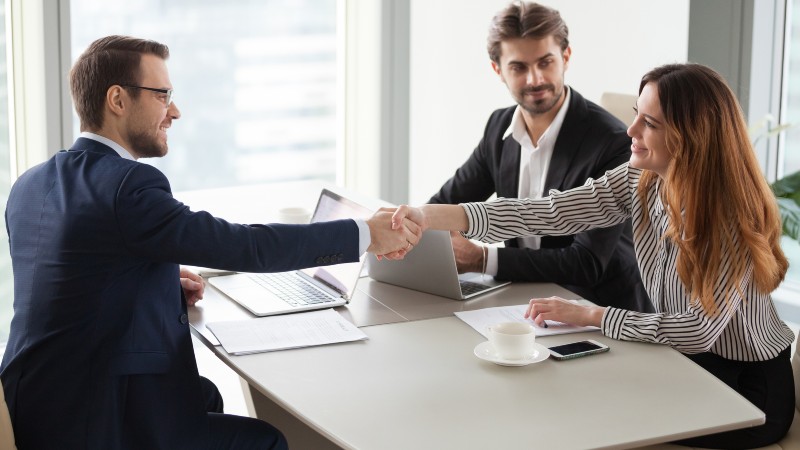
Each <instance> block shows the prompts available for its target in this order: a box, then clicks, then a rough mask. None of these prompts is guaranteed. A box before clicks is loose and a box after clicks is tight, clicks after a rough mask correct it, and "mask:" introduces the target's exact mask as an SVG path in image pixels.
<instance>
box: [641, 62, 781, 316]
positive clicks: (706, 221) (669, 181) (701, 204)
mask: <svg viewBox="0 0 800 450" xmlns="http://www.w3.org/2000/svg"><path fill="white" fill-rule="evenodd" d="M648 83H653V84H654V85H655V87H656V88H657V91H658V97H659V100H660V103H661V111H662V113H663V115H664V119H665V122H666V146H667V149H668V151H669V152H670V153H671V156H672V159H671V162H670V165H669V168H668V169H667V173H666V179H665V180H664V183H663V189H662V190H661V196H662V201H663V202H664V206H665V209H666V213H667V214H668V215H669V219H670V224H669V227H668V229H667V231H666V234H665V239H669V240H671V241H672V242H673V243H674V244H675V245H677V247H678V249H679V253H678V257H677V271H678V275H679V276H680V278H681V281H682V282H683V283H684V285H685V286H686V288H687V290H688V291H689V293H690V295H691V298H692V301H699V302H700V303H701V304H702V306H703V308H704V309H705V311H706V312H707V314H710V315H715V314H717V313H718V311H717V308H716V306H715V303H714V294H715V290H719V292H721V293H724V295H725V299H726V302H729V301H730V296H731V294H733V292H735V291H736V290H739V291H740V293H741V281H742V278H743V277H744V275H745V271H746V270H747V266H748V263H750V262H752V265H753V282H754V283H755V287H756V288H757V289H758V290H759V291H761V292H763V293H769V292H772V291H773V290H774V289H775V288H776V287H777V286H778V284H779V283H780V282H781V280H783V277H784V275H785V274H786V269H787V268H788V266H789V263H788V261H787V260H786V256H784V254H783V250H781V247H780V236H781V221H780V215H779V213H778V206H777V203H776V201H775V197H774V195H773V194H772V191H771V190H770V188H769V185H768V184H767V181H766V180H765V179H764V176H763V174H762V173H761V169H760V168H759V165H758V161H757V159H756V156H755V152H754V150H753V145H752V144H751V142H750V139H749V137H748V135H747V126H746V124H745V120H744V116H743V114H742V111H741V108H740V107H739V104H738V102H737V101H736V98H735V97H734V95H733V92H731V90H730V88H729V87H728V85H727V84H726V83H725V81H724V80H723V78H722V77H721V76H720V75H719V74H718V73H716V72H715V71H713V70H712V69H710V68H708V67H705V66H702V65H699V64H670V65H665V66H661V67H657V68H655V69H653V70H651V71H650V72H648V73H647V74H645V76H644V77H642V82H641V84H640V86H639V93H640V94H641V92H642V89H644V86H645V85H646V84H648ZM657 178H658V175H656V174H655V173H654V172H651V171H645V172H644V173H643V174H642V178H641V180H640V183H639V187H638V195H639V197H640V199H641V200H642V202H643V204H647V191H648V189H649V188H650V187H651V186H652V185H653V183H655V182H656V181H657ZM645 211H646V209H645ZM726 267H727V271H728V273H729V278H728V279H727V285H726V286H719V285H718V283H719V282H720V280H721V278H720V275H721V274H722V272H723V271H724V270H725V269H726Z"/></svg>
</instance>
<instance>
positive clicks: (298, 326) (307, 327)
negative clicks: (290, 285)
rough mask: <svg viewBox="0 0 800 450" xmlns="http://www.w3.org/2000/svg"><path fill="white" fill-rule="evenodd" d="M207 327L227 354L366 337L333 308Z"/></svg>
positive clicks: (265, 350)
mask: <svg viewBox="0 0 800 450" xmlns="http://www.w3.org/2000/svg"><path fill="white" fill-rule="evenodd" d="M207 327H208V329H209V330H211V332H212V333H214V336H216V337H217V339H219V342H220V344H222V347H223V348H224V349H225V351H226V352H228V353H230V354H231V355H246V354H248V353H259V352H270V351H274V350H284V349H289V348H299V347H310V346H314V345H325V344H333V343H337V342H350V341H359V340H363V339H368V338H367V335H366V334H364V333H363V332H362V331H361V330H359V329H358V328H356V326H355V325H353V324H352V323H350V322H348V321H347V320H346V319H345V318H344V317H342V315H341V314H339V313H338V312H336V311H334V310H333V309H324V310H321V311H311V312H304V313H294V314H286V315H281V316H271V317H260V318H257V319H247V320H234V321H227V322H212V323H209V324H208V325H207Z"/></svg>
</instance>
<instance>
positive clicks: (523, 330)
mask: <svg viewBox="0 0 800 450" xmlns="http://www.w3.org/2000/svg"><path fill="white" fill-rule="evenodd" d="M486 334H487V335H488V336H489V342H491V343H492V346H493V347H494V350H495V352H497V356H499V357H500V358H502V359H508V360H517V359H523V358H525V357H526V356H528V355H531V354H533V344H534V342H535V341H536V330H535V329H534V328H533V325H531V324H527V323H523V322H502V323H498V324H495V325H491V326H489V327H488V328H487V333H486Z"/></svg>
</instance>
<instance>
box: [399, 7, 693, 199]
mask: <svg viewBox="0 0 800 450" xmlns="http://www.w3.org/2000/svg"><path fill="white" fill-rule="evenodd" d="M508 3H509V1H508V0H481V1H479V2H478V1H475V2H464V1H463V0H436V1H430V0H411V33H410V34H411V55H410V59H411V63H410V90H411V98H410V103H411V105H410V115H411V121H410V128H411V137H410V147H411V149H410V178H411V180H410V189H409V190H410V192H409V199H410V202H411V203H412V204H418V203H422V202H425V201H426V200H427V199H428V198H429V197H430V196H431V195H432V194H433V193H435V192H436V191H437V190H438V189H439V187H440V186H441V184H442V183H444V181H445V180H447V179H448V178H449V177H450V176H451V175H452V174H453V172H454V171H455V169H456V168H457V167H458V166H460V165H461V164H462V163H463V162H464V160H466V158H467V157H468V156H469V154H470V153H471V152H472V150H473V149H474V148H475V146H476V145H477V143H478V141H479V140H480V138H481V136H482V134H483V129H484V126H485V125H486V120H487V119H488V117H489V114H490V113H491V112H492V111H493V110H495V109H497V108H501V107H505V106H510V105H512V104H513V101H512V100H511V97H510V96H509V94H508V92H507V90H506V88H505V86H504V85H503V84H502V83H501V82H500V81H499V79H498V78H497V76H496V75H495V74H494V72H492V70H491V66H490V62H489V57H488V55H487V53H486V34H487V33H486V30H487V29H488V27H489V22H490V20H491V18H492V16H493V15H494V14H495V13H496V12H497V11H499V10H500V9H502V8H503V7H504V6H506V5H507V4H508ZM546 4H547V5H548V6H551V7H553V8H556V9H558V10H559V11H560V12H561V15H562V17H563V18H564V20H565V21H566V22H567V26H568V27H569V29H570V44H571V46H572V59H571V62H570V69H569V70H568V71H567V74H566V81H567V83H568V84H569V85H571V86H573V87H574V88H575V89H577V90H578V91H580V92H581V94H582V95H583V96H585V97H586V98H588V99H589V100H592V101H595V102H598V101H599V99H600V95H601V94H602V93H603V92H604V91H611V92H622V93H629V94H636V92H637V90H638V85H639V79H640V78H641V76H642V75H643V74H644V73H645V72H646V71H647V70H649V69H651V68H652V67H655V66H657V65H660V64H665V63H670V62H683V61H685V60H686V55H687V47H688V30H689V1H688V0H650V1H646V2H642V1H640V0H552V1H549V2H547V3H546Z"/></svg>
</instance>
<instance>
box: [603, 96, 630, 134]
mask: <svg viewBox="0 0 800 450" xmlns="http://www.w3.org/2000/svg"><path fill="white" fill-rule="evenodd" d="M636 99H637V97H636V96H635V95H630V94H617V93H615V92H603V95H602V96H601V97H600V106H602V107H603V108H605V109H606V110H607V111H608V112H610V113H611V114H612V115H613V116H614V117H616V118H617V119H619V120H621V121H622V123H624V124H625V126H628V127H629V126H631V123H632V122H633V117H634V113H633V107H634V106H636Z"/></svg>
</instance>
